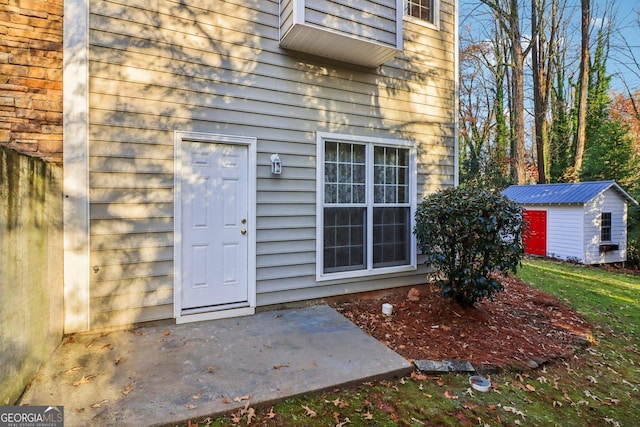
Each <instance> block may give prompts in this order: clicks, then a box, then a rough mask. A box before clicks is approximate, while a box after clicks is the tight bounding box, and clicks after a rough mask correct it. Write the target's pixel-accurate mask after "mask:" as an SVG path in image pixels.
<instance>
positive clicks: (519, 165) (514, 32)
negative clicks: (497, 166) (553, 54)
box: [509, 0, 587, 184]
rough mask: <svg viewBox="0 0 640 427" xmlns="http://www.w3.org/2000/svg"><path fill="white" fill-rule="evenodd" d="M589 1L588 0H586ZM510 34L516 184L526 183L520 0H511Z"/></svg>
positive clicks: (514, 173)
mask: <svg viewBox="0 0 640 427" xmlns="http://www.w3.org/2000/svg"><path fill="white" fill-rule="evenodd" d="M585 1H587V0H585ZM509 12H510V13H509V21H510V22H509V29H510V31H509V36H510V38H511V53H512V55H513V58H512V60H513V75H512V78H513V87H512V90H513V110H512V114H513V177H514V180H515V183H516V184H525V183H526V175H525V165H524V53H523V51H522V44H521V43H522V40H521V38H522V37H521V34H520V22H519V17H518V2H517V0H511V10H510V11H509Z"/></svg>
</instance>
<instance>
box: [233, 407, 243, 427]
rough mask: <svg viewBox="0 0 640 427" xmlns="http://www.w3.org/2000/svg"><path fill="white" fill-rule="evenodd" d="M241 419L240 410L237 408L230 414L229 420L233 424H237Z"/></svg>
mask: <svg viewBox="0 0 640 427" xmlns="http://www.w3.org/2000/svg"><path fill="white" fill-rule="evenodd" d="M240 421H242V410H239V411H237V412H235V413H233V414H231V422H232V423H234V424H239V423H240Z"/></svg>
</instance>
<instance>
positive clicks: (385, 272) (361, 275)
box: [316, 264, 418, 282]
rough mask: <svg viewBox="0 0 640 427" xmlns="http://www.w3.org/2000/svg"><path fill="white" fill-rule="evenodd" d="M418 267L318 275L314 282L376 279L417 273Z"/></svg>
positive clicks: (403, 266) (402, 266) (407, 266)
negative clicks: (391, 275) (377, 277)
mask: <svg viewBox="0 0 640 427" xmlns="http://www.w3.org/2000/svg"><path fill="white" fill-rule="evenodd" d="M417 270H418V267H417V265H416V264H413V265H400V266H397V267H384V268H376V269H375V270H355V271H344V272H339V273H320V274H317V275H316V282H327V281H330V280H343V279H353V278H368V277H376V276H384V275H389V274H395V273H408V272H412V271H417Z"/></svg>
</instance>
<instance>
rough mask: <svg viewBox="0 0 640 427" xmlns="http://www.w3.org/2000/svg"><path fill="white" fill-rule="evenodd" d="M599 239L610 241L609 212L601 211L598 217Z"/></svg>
mask: <svg viewBox="0 0 640 427" xmlns="http://www.w3.org/2000/svg"><path fill="white" fill-rule="evenodd" d="M600 241H601V242H610V241H611V212H602V214H601V217H600Z"/></svg>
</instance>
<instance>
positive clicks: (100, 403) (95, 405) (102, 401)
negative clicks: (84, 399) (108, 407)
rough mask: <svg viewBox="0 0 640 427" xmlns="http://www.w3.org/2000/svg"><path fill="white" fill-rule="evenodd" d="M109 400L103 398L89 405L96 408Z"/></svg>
mask: <svg viewBox="0 0 640 427" xmlns="http://www.w3.org/2000/svg"><path fill="white" fill-rule="evenodd" d="M108 401H109V399H103V400H101V401H100V402H96V403H94V404H93V405H91V407H92V408H93V409H98V408H99V407H100V406H102V405H104V404H105V403H107V402H108Z"/></svg>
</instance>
